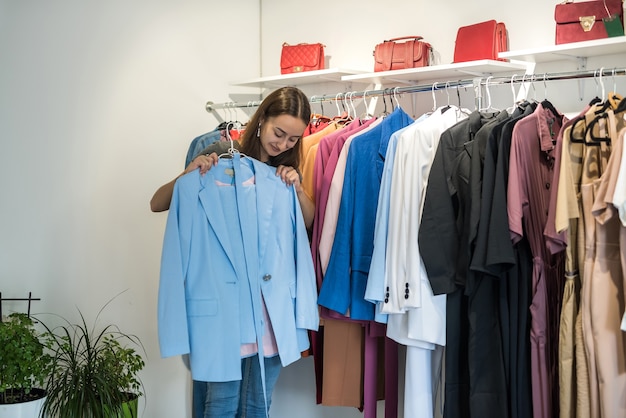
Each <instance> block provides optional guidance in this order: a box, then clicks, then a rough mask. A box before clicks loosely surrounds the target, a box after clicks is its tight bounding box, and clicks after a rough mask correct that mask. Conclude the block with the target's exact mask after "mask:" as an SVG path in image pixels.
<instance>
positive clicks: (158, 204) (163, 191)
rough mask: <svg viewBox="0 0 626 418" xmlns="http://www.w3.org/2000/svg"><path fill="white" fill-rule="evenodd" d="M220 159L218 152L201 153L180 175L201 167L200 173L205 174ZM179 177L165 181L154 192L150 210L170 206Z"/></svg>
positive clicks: (165, 208)
mask: <svg viewBox="0 0 626 418" xmlns="http://www.w3.org/2000/svg"><path fill="white" fill-rule="evenodd" d="M218 160H219V157H218V156H217V154H216V153H212V154H209V155H199V156H197V157H196V158H194V159H193V161H192V162H190V163H189V165H188V166H187V168H185V171H183V172H182V173H181V174H180V175H179V176H178V177H181V176H184V175H185V174H187V173H191V172H192V171H193V170H196V169H198V168H199V169H200V174H204V173H206V172H207V171H209V170H210V169H211V167H213V166H214V165H216V164H217V162H218ZM178 177H176V178H175V179H174V180H172V181H170V182H169V183H165V184H164V185H163V186H161V187H159V188H158V189H157V191H156V192H154V195H153V196H152V199H150V210H152V212H163V211H166V210H168V209H169V208H170V203H171V201H172V195H173V194H174V183H176V179H178Z"/></svg>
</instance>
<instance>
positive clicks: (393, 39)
mask: <svg viewBox="0 0 626 418" xmlns="http://www.w3.org/2000/svg"><path fill="white" fill-rule="evenodd" d="M403 39H415V40H416V41H419V40H420V39H424V37H423V36H401V37H399V38H391V39H387V40H385V41H384V42H395V41H401V40H403Z"/></svg>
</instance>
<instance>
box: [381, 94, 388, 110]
mask: <svg viewBox="0 0 626 418" xmlns="http://www.w3.org/2000/svg"><path fill="white" fill-rule="evenodd" d="M387 90H388V89H383V113H382V114H381V117H385V116H387V115H389V112H388V111H387V99H386V98H385V96H386V94H387Z"/></svg>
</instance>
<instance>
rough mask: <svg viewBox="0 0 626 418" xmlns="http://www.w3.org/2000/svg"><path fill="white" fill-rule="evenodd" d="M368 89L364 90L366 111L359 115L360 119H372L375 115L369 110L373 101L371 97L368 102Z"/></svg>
mask: <svg viewBox="0 0 626 418" xmlns="http://www.w3.org/2000/svg"><path fill="white" fill-rule="evenodd" d="M368 91H369V90H365V91H364V92H363V106H364V107H365V112H364V113H361V116H360V117H359V119H361V120H370V119H372V118H373V117H374V115H372V114H371V113H370V112H369V109H370V104H371V103H372V100H371V99H370V102H369V103H368V102H367V92H368Z"/></svg>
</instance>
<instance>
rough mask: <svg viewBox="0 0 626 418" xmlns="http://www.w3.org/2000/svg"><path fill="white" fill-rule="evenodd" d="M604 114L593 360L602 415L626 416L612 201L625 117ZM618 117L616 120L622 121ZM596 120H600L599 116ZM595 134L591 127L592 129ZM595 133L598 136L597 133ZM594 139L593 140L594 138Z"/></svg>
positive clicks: (625, 345)
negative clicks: (604, 153) (605, 148)
mask: <svg viewBox="0 0 626 418" xmlns="http://www.w3.org/2000/svg"><path fill="white" fill-rule="evenodd" d="M604 115H605V116H603V117H604V118H605V121H604V122H605V123H606V124H607V126H606V127H600V132H602V131H603V130H604V131H605V133H606V134H605V135H603V136H605V137H606V138H607V141H608V142H604V143H603V144H601V146H602V145H605V144H606V145H608V144H610V146H611V153H610V156H609V158H608V162H607V163H606V166H605V167H603V169H602V171H601V176H600V178H599V179H598V180H597V181H595V182H594V183H593V193H594V202H593V206H592V208H591V215H592V216H591V217H590V219H589V220H590V221H593V220H594V218H595V222H596V225H595V228H596V230H595V240H596V242H595V260H594V263H593V273H592V280H593V283H592V290H591V316H592V317H591V326H592V328H593V340H594V343H595V345H596V365H597V371H598V376H597V378H598V382H599V388H600V413H601V416H602V417H614V416H615V417H617V416H626V399H625V398H624V393H626V335H625V334H624V333H622V332H621V331H620V315H621V314H622V312H624V309H625V308H626V304H625V299H626V286H625V285H626V283H625V282H626V279H625V278H624V270H623V269H622V260H621V259H622V258H623V251H624V247H621V248H620V238H622V241H623V238H624V236H623V235H624V232H625V231H624V228H623V227H622V225H621V223H620V222H619V219H618V216H617V213H616V210H615V208H614V207H613V206H612V205H611V204H610V199H611V198H610V196H613V194H614V191H615V189H614V187H615V179H616V178H617V175H618V172H619V167H620V163H621V157H622V149H623V146H624V144H623V139H624V135H623V133H624V131H623V130H622V134H620V135H619V136H618V135H617V129H618V128H620V129H621V128H623V126H624V121H623V119H619V118H616V117H615V116H614V115H613V111H612V110H610V109H609V110H608V111H607V112H606V113H605V114H604ZM620 120H621V122H618V121H620ZM600 123H603V122H602V121H600ZM590 136H593V129H590ZM596 136H597V135H596ZM592 140H594V139H592Z"/></svg>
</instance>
